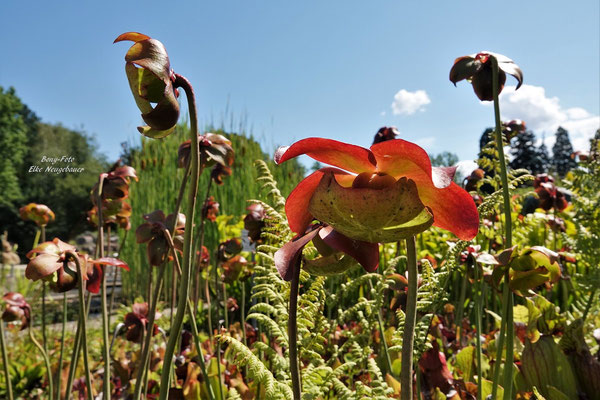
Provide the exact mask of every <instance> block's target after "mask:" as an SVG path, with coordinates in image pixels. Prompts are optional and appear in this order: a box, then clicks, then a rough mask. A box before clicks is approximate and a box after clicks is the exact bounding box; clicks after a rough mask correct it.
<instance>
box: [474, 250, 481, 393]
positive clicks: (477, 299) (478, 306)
mask: <svg viewBox="0 0 600 400" xmlns="http://www.w3.org/2000/svg"><path fill="white" fill-rule="evenodd" d="M473 266H474V268H475V282H476V285H477V286H476V287H477V290H476V292H475V293H476V297H475V330H476V331H477V341H476V351H477V400H482V398H481V394H482V390H483V386H482V385H483V380H482V379H483V378H482V376H481V362H482V356H481V334H482V330H481V311H482V308H483V282H482V280H481V277H480V276H479V265H478V264H477V263H476V262H475V263H473Z"/></svg>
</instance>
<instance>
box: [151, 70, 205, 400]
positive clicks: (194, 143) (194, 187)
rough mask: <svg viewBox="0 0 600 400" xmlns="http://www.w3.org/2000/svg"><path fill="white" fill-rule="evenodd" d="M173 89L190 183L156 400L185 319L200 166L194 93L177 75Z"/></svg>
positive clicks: (164, 393)
mask: <svg viewBox="0 0 600 400" xmlns="http://www.w3.org/2000/svg"><path fill="white" fill-rule="evenodd" d="M175 87H181V88H183V90H184V91H185V94H186V96H187V101H188V107H189V114H190V125H191V129H190V135H191V148H190V151H191V155H192V162H191V170H190V172H191V181H190V188H189V201H188V207H187V212H186V222H185V236H184V245H183V268H182V274H181V284H180V290H179V298H178V299H177V314H176V315H175V319H174V320H173V326H172V327H171V332H170V335H169V340H168V342H167V348H166V350H165V355H164V362H163V368H162V373H161V380H160V395H159V399H160V400H166V399H167V397H168V395H169V389H170V386H171V369H172V365H173V353H174V352H175V345H176V343H177V339H178V337H179V335H181V329H182V327H183V317H184V315H185V308H186V304H187V297H188V292H189V281H190V263H191V254H192V251H191V250H192V249H191V247H192V246H191V244H192V239H193V230H194V212H195V208H196V193H197V192H198V178H199V176H200V165H199V160H198V159H199V146H198V117H197V113H196V99H195V98H194V90H193V89H192V85H191V84H190V83H189V81H188V80H187V79H186V78H184V77H182V76H181V75H178V74H175Z"/></svg>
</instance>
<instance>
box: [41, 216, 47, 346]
mask: <svg viewBox="0 0 600 400" xmlns="http://www.w3.org/2000/svg"><path fill="white" fill-rule="evenodd" d="M40 231H41V236H42V243H44V242H45V241H46V225H41V226H40ZM42 344H43V345H44V351H45V352H48V337H47V336H46V281H44V280H42Z"/></svg>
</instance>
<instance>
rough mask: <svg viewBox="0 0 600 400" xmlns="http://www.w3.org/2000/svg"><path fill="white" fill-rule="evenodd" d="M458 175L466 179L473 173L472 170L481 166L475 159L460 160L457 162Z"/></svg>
mask: <svg viewBox="0 0 600 400" xmlns="http://www.w3.org/2000/svg"><path fill="white" fill-rule="evenodd" d="M455 165H456V175H457V176H459V177H461V178H462V179H464V178H465V177H467V176H469V175H471V172H473V171H474V170H476V169H477V168H479V166H478V165H477V163H476V162H475V161H473V160H460V161H459V162H457V163H456V164H455Z"/></svg>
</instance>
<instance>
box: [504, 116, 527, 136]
mask: <svg viewBox="0 0 600 400" xmlns="http://www.w3.org/2000/svg"><path fill="white" fill-rule="evenodd" d="M525 130H526V124H525V121H522V120H520V119H513V120H510V121H502V133H504V136H506V139H507V140H510V139H512V138H514V137H515V136H517V135H518V134H520V133H523V132H525Z"/></svg>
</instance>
